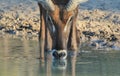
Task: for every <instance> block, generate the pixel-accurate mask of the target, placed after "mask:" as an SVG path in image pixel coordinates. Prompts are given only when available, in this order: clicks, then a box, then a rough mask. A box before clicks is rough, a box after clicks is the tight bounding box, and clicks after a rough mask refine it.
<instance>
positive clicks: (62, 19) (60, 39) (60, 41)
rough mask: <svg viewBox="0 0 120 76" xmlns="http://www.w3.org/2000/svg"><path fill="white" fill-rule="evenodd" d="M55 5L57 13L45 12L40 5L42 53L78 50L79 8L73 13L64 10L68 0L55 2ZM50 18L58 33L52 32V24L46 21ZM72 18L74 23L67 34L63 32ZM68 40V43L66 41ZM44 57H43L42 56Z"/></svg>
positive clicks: (55, 0)
mask: <svg viewBox="0 0 120 76" xmlns="http://www.w3.org/2000/svg"><path fill="white" fill-rule="evenodd" d="M53 2H54V4H55V11H47V10H45V9H44V8H43V7H42V5H41V4H40V3H38V5H39V7H40V21H41V23H40V25H41V26H40V33H39V39H40V50H41V51H42V53H43V52H44V50H52V49H56V50H62V49H66V50H77V45H78V44H77V41H78V39H77V36H76V34H77V30H76V18H77V14H78V8H76V9H75V10H73V11H70V12H68V11H66V10H65V9H64V6H65V4H67V2H68V0H53ZM48 15H49V16H50V17H51V18H52V21H53V23H54V25H55V28H56V32H55V33H54V32H52V31H51V30H52V28H51V23H50V21H49V20H47V21H46V17H47V16H48ZM70 16H73V17H72V23H71V27H70V29H68V30H67V32H63V31H64V28H65V25H66V23H67V21H68V19H69V17H70ZM67 39H68V41H66V40H67ZM41 57H42V56H41Z"/></svg>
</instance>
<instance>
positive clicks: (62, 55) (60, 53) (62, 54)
mask: <svg viewBox="0 0 120 76" xmlns="http://www.w3.org/2000/svg"><path fill="white" fill-rule="evenodd" d="M52 56H53V58H54V59H66V57H67V51H66V50H53V52H52Z"/></svg>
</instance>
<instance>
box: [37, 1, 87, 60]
mask: <svg viewBox="0 0 120 76" xmlns="http://www.w3.org/2000/svg"><path fill="white" fill-rule="evenodd" d="M55 1H57V0H38V2H39V3H40V4H41V5H42V7H43V8H44V9H45V10H46V11H47V12H48V13H47V15H48V16H47V18H48V19H47V21H46V22H49V23H48V25H49V27H50V28H51V27H52V29H51V30H50V31H51V32H52V33H53V34H55V35H54V36H55V37H54V38H55V39H54V43H55V47H54V48H52V50H54V51H53V53H52V55H53V56H54V57H55V58H62V59H65V58H66V56H67V52H66V50H67V47H68V42H69V37H70V32H71V31H70V29H71V28H72V27H71V26H72V25H73V24H74V22H75V19H76V14H77V12H78V10H76V9H77V6H78V5H79V4H80V3H82V2H85V1H87V0H69V1H68V3H66V5H64V6H62V4H61V5H57V4H56V3H55ZM65 1H66V0H65ZM48 25H47V26H48ZM74 25H75V24H74ZM53 30H54V31H53Z"/></svg>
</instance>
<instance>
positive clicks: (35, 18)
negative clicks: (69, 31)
mask: <svg viewBox="0 0 120 76" xmlns="http://www.w3.org/2000/svg"><path fill="white" fill-rule="evenodd" d="M119 4H120V0H115V1H113V0H105V1H104V0H99V1H97V0H95V1H94V0H89V1H88V2H86V3H83V4H81V5H80V10H79V17H78V23H77V27H78V31H79V32H80V35H81V37H80V39H81V41H83V43H84V42H86V41H90V43H89V45H91V46H92V47H98V48H100V47H103V46H104V47H110V48H113V47H115V48H116V47H117V48H120V14H119V13H120V6H119ZM39 27H40V26H39V8H38V6H37V2H35V1H33V0H19V1H18V0H5V1H4V0H0V35H3V34H6V33H9V34H13V35H16V36H20V35H21V36H36V37H37V36H38V32H39ZM85 46H86V45H85Z"/></svg>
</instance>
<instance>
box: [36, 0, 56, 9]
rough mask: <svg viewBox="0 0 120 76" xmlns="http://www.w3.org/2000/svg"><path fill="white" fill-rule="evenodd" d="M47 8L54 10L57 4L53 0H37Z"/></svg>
mask: <svg viewBox="0 0 120 76" xmlns="http://www.w3.org/2000/svg"><path fill="white" fill-rule="evenodd" d="M37 1H38V2H39V3H40V4H41V5H42V6H43V7H44V8H45V9H46V10H50V11H54V10H55V5H54V3H53V2H52V1H51V0H37Z"/></svg>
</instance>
